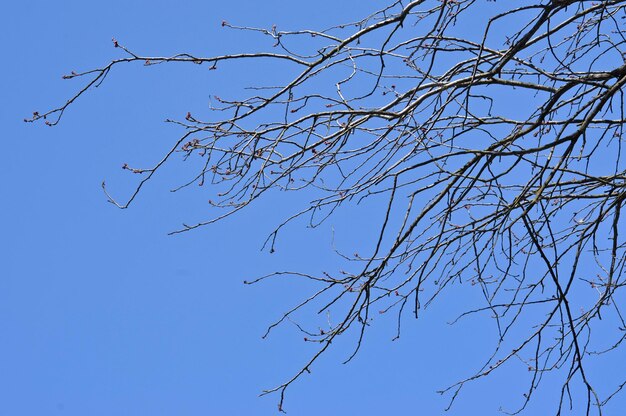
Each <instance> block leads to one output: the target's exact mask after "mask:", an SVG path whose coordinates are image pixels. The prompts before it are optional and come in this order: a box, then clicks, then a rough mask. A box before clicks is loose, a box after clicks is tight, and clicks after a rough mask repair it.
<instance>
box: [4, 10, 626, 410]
mask: <svg viewBox="0 0 626 416" xmlns="http://www.w3.org/2000/svg"><path fill="white" fill-rule="evenodd" d="M363 3H367V4H366V5H363ZM381 4H383V2H381V1H375V2H362V1H355V0H346V1H341V2H337V1H328V0H320V1H317V2H294V1H279V0H268V1H248V0H234V1H231V2H200V1H181V2H176V3H174V2H165V1H151V2H147V1H136V2H130V3H126V2H122V1H117V0H113V1H109V2H106V3H88V2H79V1H63V2H44V1H40V0H35V1H31V2H28V3H25V2H11V3H8V4H5V5H3V13H2V14H1V16H0V34H1V39H2V43H3V62H2V65H0V85H1V86H2V91H3V93H2V95H0V107H1V109H2V111H1V112H0V122H1V123H2V127H3V128H2V137H3V151H2V153H1V154H2V156H1V157H2V163H1V164H0V180H1V183H2V194H3V199H2V200H3V202H2V215H1V217H0V221H1V224H2V229H3V232H2V234H1V236H0V253H1V254H0V258H1V259H2V261H1V263H0V276H1V277H0V334H1V335H0V416H5V415H6V416H14V415H16V416H20V415H91V416H98V415H119V416H122V415H206V414H231V415H250V414H255V415H256V414H259V415H265V414H268V415H269V414H276V413H277V412H276V403H277V397H276V396H269V397H262V398H259V397H258V394H259V393H260V391H261V390H262V389H263V388H268V387H273V386H274V385H276V384H278V383H279V382H281V381H283V380H284V379H286V378H288V377H289V376H290V375H291V374H292V372H293V371H295V370H297V369H298V365H299V364H302V363H303V362H304V360H305V359H306V358H307V357H308V356H309V355H310V354H312V353H313V352H314V351H315V350H314V346H312V345H310V343H305V342H303V340H302V337H301V335H300V334H299V333H298V332H297V331H295V330H294V328H293V327H291V326H289V325H287V326H284V327H281V328H279V329H278V330H277V331H275V333H274V335H273V336H272V337H270V338H269V339H267V340H262V339H261V335H262V334H263V333H264V331H265V328H266V326H267V325H268V324H270V323H271V322H272V321H273V320H274V319H276V318H278V317H280V314H281V312H282V311H284V310H286V309H287V308H288V307H289V306H291V305H293V304H294V303H295V302H296V301H297V300H299V299H300V298H301V295H302V293H306V291H307V290H309V289H310V287H309V286H307V284H304V283H297V284H293V283H289V282H286V281H281V280H275V281H270V282H268V283H266V284H263V285H258V286H252V287H251V286H244V285H243V284H242V281H243V280H244V279H250V278H252V277H256V276H259V275H262V274H265V273H268V272H270V271H273V270H275V269H295V268H304V269H314V270H316V271H320V270H324V269H325V268H329V269H330V268H332V267H333V266H336V265H337V264H338V262H337V258H336V257H335V256H334V255H333V253H332V250H330V245H331V238H332V235H331V226H333V227H334V228H335V230H336V231H337V232H338V234H339V233H340V232H346V234H343V235H344V236H345V235H349V236H350V239H354V240H356V241H359V240H361V239H363V238H367V233H366V231H367V221H368V217H367V208H363V209H360V210H356V211H354V212H353V213H352V214H350V215H342V214H340V215H339V216H338V217H337V218H336V219H333V221H332V222H331V223H329V224H328V226H327V227H322V228H320V229H317V230H306V229H305V228H304V227H303V226H302V224H300V225H299V226H293V227H291V228H289V230H288V231H287V232H286V234H285V235H283V236H282V237H281V238H282V239H281V240H279V245H278V250H277V252H276V253H275V254H273V255H270V254H269V253H267V252H261V251H260V248H261V245H262V243H263V241H264V239H265V236H266V235H267V234H268V233H269V232H271V231H272V229H273V226H275V225H276V224H277V223H279V222H280V220H281V219H283V218H284V217H285V215H287V214H289V213H290V212H291V211H290V210H289V201H288V200H281V199H280V198H277V199H274V200H266V201H261V202H260V203H259V204H258V205H257V206H255V207H253V208H252V209H250V210H246V211H244V212H242V213H241V214H240V215H238V216H236V217H231V218H229V219H227V220H226V221H224V222H221V223H218V224H215V225H212V226H211V227H206V228H203V229H200V230H197V231H194V232H190V233H185V234H182V235H176V236H167V232H169V231H172V230H174V229H176V228H177V227H179V226H180V224H181V223H182V222H184V221H193V220H194V219H202V218H205V217H206V216H207V204H206V199H207V196H206V195H205V194H201V193H194V192H185V193H182V194H180V195H173V194H171V193H170V192H168V189H169V188H171V187H173V186H174V185H176V184H177V183H179V182H180V180H182V179H184V178H185V177H184V176H181V175H182V174H180V173H179V172H178V171H177V170H176V165H175V164H174V165H173V166H172V167H170V168H169V170H167V169H166V171H165V173H164V174H163V175H159V176H157V178H156V179H155V181H154V182H153V183H150V184H149V186H147V188H146V189H145V192H143V194H142V195H141V196H140V197H139V199H138V200H137V201H136V203H135V204H134V205H133V206H132V207H131V208H130V209H128V210H119V209H116V208H115V207H113V206H112V205H111V204H108V203H107V202H106V198H105V196H104V195H103V193H102V190H101V188H100V183H101V182H102V181H103V180H106V181H107V184H108V185H109V189H111V191H112V192H114V193H115V194H117V195H122V196H124V195H127V194H128V193H129V192H130V191H131V186H132V184H133V180H134V179H135V178H134V177H132V175H130V174H129V173H128V172H125V171H123V170H122V169H121V166H122V164H123V163H129V164H131V165H133V164H134V165H142V164H143V165H147V164H149V163H151V162H152V161H154V160H155V159H156V158H158V157H159V156H160V155H161V154H162V152H163V150H164V149H166V148H167V147H168V145H169V143H171V140H172V139H173V138H174V137H176V134H177V130H176V129H174V128H173V127H171V126H168V125H166V124H164V123H163V120H164V119H165V118H167V117H178V118H182V117H184V114H186V112H187V111H190V112H192V113H193V112H194V111H202V109H203V108H206V106H207V103H208V97H209V96H210V95H223V96H228V94H229V93H232V92H233V91H236V88H237V87H240V86H242V85H247V84H250V83H254V79H255V76H257V73H258V71H259V67H252V66H250V67H241V66H234V65H224V68H222V67H220V68H219V69H218V71H219V72H220V74H219V75H216V76H214V74H212V73H207V71H206V70H203V71H198V70H196V69H195V68H193V67H167V66H162V67H157V68H143V67H141V66H132V67H131V66H128V67H126V68H120V70H118V71H115V72H113V73H112V74H111V75H110V77H109V79H108V80H107V81H106V82H105V83H104V84H103V86H102V87H101V88H99V89H98V90H96V91H93V92H92V93H90V94H88V95H86V96H85V97H83V98H82V99H81V100H80V102H79V103H77V105H75V106H73V107H72V108H70V110H68V112H67V114H66V115H65V116H64V119H63V121H62V122H61V124H60V125H59V126H57V127H54V128H48V127H46V126H44V125H32V124H25V123H23V122H22V119H23V118H24V117H26V116H28V115H29V114H31V113H32V111H43V110H45V109H47V108H49V107H50V106H54V105H57V104H59V103H62V102H63V100H65V99H67V98H68V97H69V95H70V94H71V93H72V92H73V91H74V90H75V88H76V87H77V86H78V85H79V84H78V83H77V82H75V81H71V80H70V81H63V80H62V79H61V76H62V75H63V74H67V73H69V72H70V71H72V70H77V71H78V70H84V69H88V68H92V67H95V66H99V65H102V64H105V63H106V62H108V60H109V59H112V58H115V57H119V56H120V51H119V50H115V49H114V48H113V47H112V43H111V38H112V37H115V38H117V39H118V40H119V41H120V43H123V44H124V45H126V46H127V47H129V48H131V49H132V50H135V51H137V52H140V53H142V54H146V55H148V54H159V55H167V54H172V53H175V52H183V51H188V52H193V53H197V54H198V55H205V56H209V55H216V54H221V53H226V52H240V51H253V50H259V49H263V48H265V49H270V48H271V42H270V41H269V40H266V39H263V38H261V37H255V36H251V35H246V34H244V33H241V32H236V31H228V30H225V29H223V28H222V27H221V22H222V20H227V21H229V22H232V23H235V24H242V25H243V24H248V25H253V26H261V27H271V25H272V24H277V25H278V26H279V27H281V28H283V27H284V28H301V27H314V28H324V27H327V26H330V25H332V24H336V23H341V22H343V21H351V20H355V19H356V18H358V17H360V16H361V15H364V14H366V13H367V12H370V11H373V10H374V9H376V8H377V7H378V5H381ZM218 71H216V72H218ZM275 75H276V74H275ZM277 75H280V74H277ZM344 238H345V237H344ZM342 243H344V244H348V243H349V240H344V241H342ZM455 296H461V293H460V292H459V293H455V291H452V292H451V293H450V298H449V299H450V303H444V302H439V303H437V304H435V305H434V306H433V307H432V308H430V309H429V312H428V314H425V315H424V317H423V319H421V320H419V321H415V322H407V325H406V326H405V333H404V336H403V338H401V340H400V341H396V342H391V338H392V337H393V335H394V327H393V323H394V319H393V317H389V318H386V317H381V318H380V319H379V322H378V323H377V325H375V326H374V327H373V328H372V330H371V332H370V334H369V335H368V336H367V339H366V344H365V346H364V348H363V349H362V350H361V352H360V354H359V355H358V356H357V358H356V359H355V360H354V361H352V362H351V363H350V364H348V365H341V362H342V361H343V360H344V359H345V358H346V356H347V355H349V353H350V351H351V350H350V347H351V343H350V342H349V340H347V339H346V340H344V341H343V342H339V343H338V345H337V346H336V347H337V348H335V349H333V350H332V351H331V352H330V353H329V354H328V355H327V356H326V357H324V358H323V359H322V360H320V361H319V362H318V363H317V365H316V366H315V367H314V368H313V373H312V374H311V375H307V376H306V377H304V378H303V379H302V380H301V381H300V382H299V383H297V384H295V385H294V386H293V387H292V388H290V390H288V397H287V402H286V405H285V407H286V410H287V411H288V412H289V414H293V415H319V414H329V415H334V414H337V415H339V414H342V415H351V414H397V415H405V414H406V415H408V414H439V413H441V412H442V410H443V408H444V407H445V406H446V403H447V402H446V400H445V399H442V398H441V397H440V396H439V395H438V394H436V392H435V391H436V390H438V389H440V388H443V387H446V386H447V385H448V384H450V383H452V382H454V381H456V380H458V379H459V378H460V377H463V376H467V375H470V373H471V371H472V370H475V369H476V368H479V366H480V364H481V360H482V359H483V357H484V354H485V353H484V351H486V349H487V348H488V347H489V346H490V345H492V343H491V341H492V335H493V333H492V331H491V329H492V328H489V327H488V326H489V324H490V323H489V322H488V321H487V322H486V324H485V321H484V320H481V319H477V318H471V319H469V320H468V321H467V322H466V323H465V324H464V325H460V326H449V325H447V324H446V322H447V321H449V320H450V319H452V318H454V316H455V315H454V312H455V310H456V309H458V303H459V299H455ZM461 303H462V302H461ZM473 323H476V324H475V325H473ZM469 341H471V342H469ZM607 365H610V363H608V364H607ZM517 370H519V368H515V366H512V367H511V368H509V369H506V370H504V371H502V372H500V373H496V374H494V376H493V377H491V378H489V379H487V380H484V381H479V382H477V383H475V384H473V385H470V386H468V387H467V389H465V390H464V393H463V394H462V395H461V396H460V398H459V400H458V402H457V403H456V406H455V407H453V408H452V410H451V411H450V412H449V413H448V414H451V415H469V414H482V415H491V414H498V412H497V410H498V408H499V406H500V405H503V406H509V405H510V406H511V408H513V407H515V404H519V403H521V401H520V399H521V398H520V394H521V393H520V392H521V391H522V386H525V384H523V383H524V381H525V380H522V379H521V378H520V377H519V376H518V375H519V371H517ZM592 371H594V370H592ZM595 371H597V373H598V378H602V371H605V368H602V367H599V368H598V369H596V370H595ZM548 382H549V381H548ZM551 399H553V397H550V394H548V393H546V394H541V393H540V394H539V395H538V396H537V399H536V401H535V402H534V403H533V405H532V406H533V407H532V410H531V412H532V411H534V412H536V413H534V414H544V413H543V412H545V411H547V410H551V409H553V408H554V407H553V406H554V401H553V400H551ZM624 406H626V402H625V401H624V399H623V398H620V399H617V400H616V401H615V402H614V403H613V407H612V408H608V409H607V411H609V412H608V414H615V413H610V410H613V411H616V409H620V408H623V407H624Z"/></svg>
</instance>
